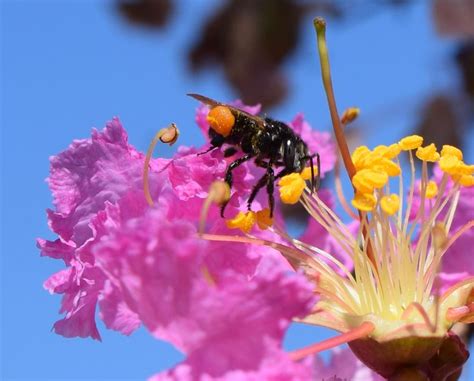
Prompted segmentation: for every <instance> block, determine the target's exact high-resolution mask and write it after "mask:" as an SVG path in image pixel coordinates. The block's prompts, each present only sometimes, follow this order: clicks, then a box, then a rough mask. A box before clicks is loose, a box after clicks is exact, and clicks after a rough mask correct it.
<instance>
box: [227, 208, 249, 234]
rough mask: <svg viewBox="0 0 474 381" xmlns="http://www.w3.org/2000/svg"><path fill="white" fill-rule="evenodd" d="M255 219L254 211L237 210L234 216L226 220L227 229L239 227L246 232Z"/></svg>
mask: <svg viewBox="0 0 474 381" xmlns="http://www.w3.org/2000/svg"><path fill="white" fill-rule="evenodd" d="M255 221H256V215H255V213H254V212H252V211H248V212H246V213H244V212H239V214H237V216H235V217H234V218H232V219H230V220H226V225H227V227H228V228H229V229H240V230H242V231H243V232H244V233H248V232H249V231H250V229H252V227H253V225H254V224H255Z"/></svg>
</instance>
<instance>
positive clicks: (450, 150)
mask: <svg viewBox="0 0 474 381" xmlns="http://www.w3.org/2000/svg"><path fill="white" fill-rule="evenodd" d="M447 155H451V156H456V157H457V158H458V159H459V160H462V159H463V156H462V151H461V150H460V149H459V148H456V147H453V146H450V145H447V144H445V145H444V146H443V149H442V150H441V156H447Z"/></svg>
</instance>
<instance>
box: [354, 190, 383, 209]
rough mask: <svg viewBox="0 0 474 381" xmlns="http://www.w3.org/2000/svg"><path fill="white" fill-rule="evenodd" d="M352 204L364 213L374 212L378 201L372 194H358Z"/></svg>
mask: <svg viewBox="0 0 474 381" xmlns="http://www.w3.org/2000/svg"><path fill="white" fill-rule="evenodd" d="M351 204H352V206H353V207H354V208H356V209H359V210H362V211H363V212H370V211H371V210H374V208H375V205H376V204H377V200H376V198H375V196H374V195H373V194H371V193H356V195H355V197H354V199H353V200H352V201H351Z"/></svg>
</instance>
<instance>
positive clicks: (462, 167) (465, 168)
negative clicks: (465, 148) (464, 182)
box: [456, 161, 474, 176]
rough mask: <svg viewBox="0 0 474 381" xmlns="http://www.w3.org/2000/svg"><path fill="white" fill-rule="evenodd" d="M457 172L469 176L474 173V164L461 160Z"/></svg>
mask: <svg viewBox="0 0 474 381" xmlns="http://www.w3.org/2000/svg"><path fill="white" fill-rule="evenodd" d="M456 171H457V173H458V174H459V175H464V176H469V175H472V174H474V165H472V164H470V165H468V164H466V163H464V162H463V161H461V162H460V163H459V165H458V167H457V169H456Z"/></svg>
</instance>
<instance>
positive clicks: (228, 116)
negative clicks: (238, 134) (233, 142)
mask: <svg viewBox="0 0 474 381" xmlns="http://www.w3.org/2000/svg"><path fill="white" fill-rule="evenodd" d="M207 121H208V122H209V124H210V125H211V128H212V129H213V130H214V131H215V132H217V133H218V134H220V135H222V136H224V137H226V136H228V135H229V134H230V132H231V131H232V127H234V124H235V116H234V114H232V111H230V109H229V108H228V107H225V106H216V107H214V108H212V109H211V111H209V114H207Z"/></svg>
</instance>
